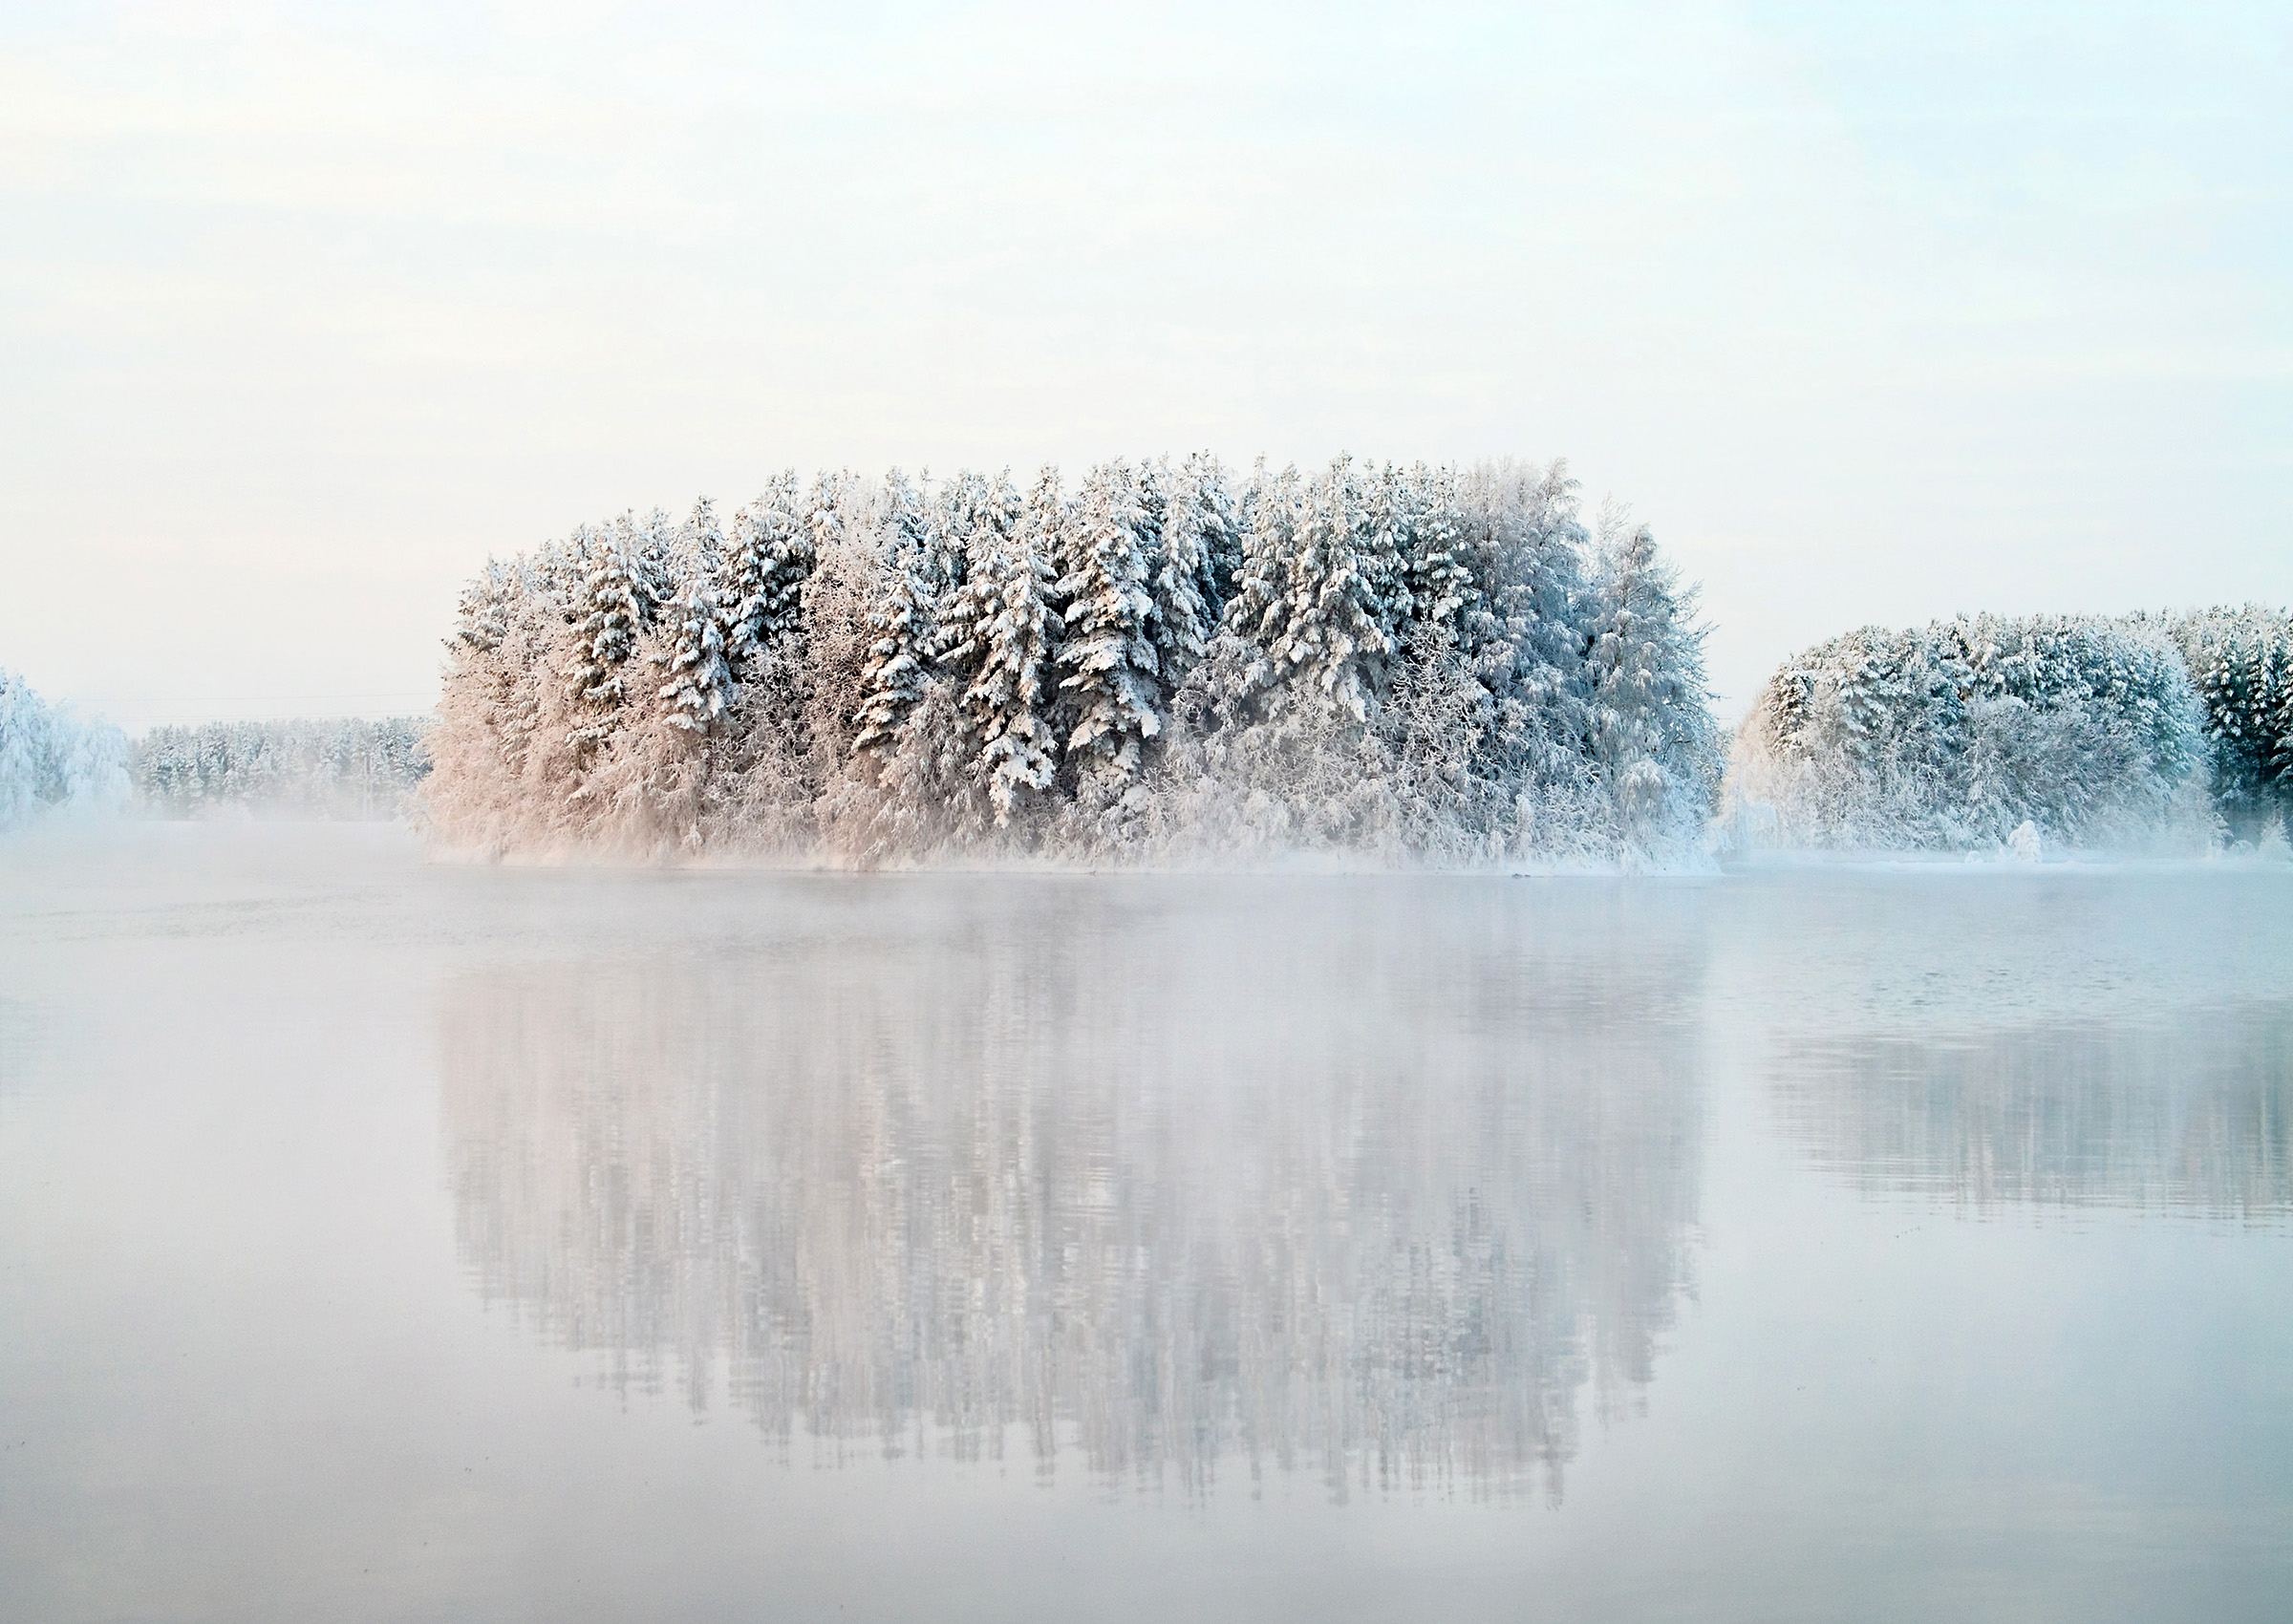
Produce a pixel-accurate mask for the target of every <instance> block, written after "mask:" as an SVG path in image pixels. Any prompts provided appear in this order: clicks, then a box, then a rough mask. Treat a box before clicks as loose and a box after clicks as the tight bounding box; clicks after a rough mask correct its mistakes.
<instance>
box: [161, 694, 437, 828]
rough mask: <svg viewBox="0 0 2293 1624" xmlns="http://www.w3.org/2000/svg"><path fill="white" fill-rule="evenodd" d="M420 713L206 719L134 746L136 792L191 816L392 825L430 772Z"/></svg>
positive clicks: (172, 812) (425, 723)
mask: <svg viewBox="0 0 2293 1624" xmlns="http://www.w3.org/2000/svg"><path fill="white" fill-rule="evenodd" d="M430 726H431V722H430V718H429V717H427V716H386V717H384V718H382V719H381V720H379V721H359V720H347V721H342V720H328V721H305V720H298V721H269V722H204V723H202V724H200V725H198V726H196V727H157V728H153V729H152V730H151V731H150V732H149V733H147V734H145V735H143V737H140V738H139V739H138V740H137V741H136V744H135V753H134V757H133V760H132V768H133V772H134V777H135V788H136V794H137V797H138V799H139V801H142V803H143V804H144V805H145V806H146V807H148V808H150V809H151V810H153V811H157V812H160V813H161V814H163V815H166V816H169V817H177V818H183V817H192V816H196V815H197V814H199V813H200V812H202V811H207V810H214V809H217V808H221V807H225V806H233V807H246V808H250V809H256V810H261V811H267V812H273V813H288V814H293V815H297V816H302V817H314V818H391V817H396V816H397V815H399V814H400V813H402V812H404V811H405V810H406V809H407V798H408V796H409V795H410V794H411V792H412V791H413V789H414V787H415V786H416V785H417V784H418V783H419V782H420V781H421V780H422V777H423V775H424V774H425V773H427V772H428V771H429V770H430V769H429V758H428V756H427V755H426V754H425V753H424V751H423V748H422V739H423V737H424V736H425V735H426V734H427V733H428V732H429V730H430Z"/></svg>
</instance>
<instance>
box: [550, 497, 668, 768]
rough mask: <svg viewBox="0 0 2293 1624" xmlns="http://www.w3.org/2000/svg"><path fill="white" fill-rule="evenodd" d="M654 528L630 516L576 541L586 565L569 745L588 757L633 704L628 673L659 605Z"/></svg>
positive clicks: (584, 533)
mask: <svg viewBox="0 0 2293 1624" xmlns="http://www.w3.org/2000/svg"><path fill="white" fill-rule="evenodd" d="M651 529H652V526H650V525H648V526H647V528H646V529H645V530H640V529H639V527H638V525H637V524H636V521H635V519H634V518H633V517H632V516H631V515H628V514H624V515H623V516H622V517H621V518H619V519H617V520H615V521H614V522H613V523H612V524H610V525H608V526H607V527H606V528H604V529H602V530H591V529H587V528H585V529H583V530H579V531H576V532H575V534H574V546H575V549H576V556H577V557H578V558H579V559H580V560H581V561H582V562H583V563H584V564H585V565H586V569H585V580H584V584H583V590H582V613H581V617H580V619H579V621H578V622H577V624H576V628H575V632H576V638H575V652H574V658H573V663H572V665H571V667H570V669H568V672H567V673H566V674H567V676H568V678H569V679H570V683H571V688H572V694H571V695H570V696H571V698H572V699H573V701H574V708H575V710H576V712H577V714H578V715H579V716H581V717H582V718H583V719H581V720H580V721H579V722H577V723H576V725H575V727H574V728H573V730H572V732H571V734H570V735H569V736H568V742H569V743H571V744H572V745H573V746H574V747H575V749H576V751H577V752H579V753H581V754H583V755H587V754H588V753H589V751H591V750H594V749H595V748H596V747H597V745H598V744H600V743H602V742H603V741H604V739H605V738H606V737H607V736H608V735H609V734H610V733H611V725H612V716H613V714H614V713H615V712H617V711H618V710H620V708H621V707H622V705H623V704H625V703H626V702H627V700H628V698H629V692H628V687H627V684H626V683H625V682H624V681H623V679H622V678H623V672H622V668H623V667H625V666H627V665H628V664H629V662H630V661H631V660H632V658H634V657H635V655H636V652H637V638H638V636H639V634H640V633H642V632H643V631H644V630H645V629H646V628H647V627H649V626H651V625H652V624H653V620H654V612H655V609H657V607H658V604H659V590H660V588H659V580H660V571H659V566H657V565H656V564H655V563H654V558H653V555H652V553H651V551H650V547H651V535H650V531H651Z"/></svg>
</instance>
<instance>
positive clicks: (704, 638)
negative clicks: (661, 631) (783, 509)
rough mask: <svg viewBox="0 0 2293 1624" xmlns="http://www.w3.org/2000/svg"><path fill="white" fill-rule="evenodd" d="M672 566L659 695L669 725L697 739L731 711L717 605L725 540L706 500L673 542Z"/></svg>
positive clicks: (729, 670)
mask: <svg viewBox="0 0 2293 1624" xmlns="http://www.w3.org/2000/svg"><path fill="white" fill-rule="evenodd" d="M677 563H678V567H679V570H680V572H681V574H682V575H683V577H684V588H683V590H682V591H680V592H678V593H677V594H676V596H675V600H674V601H673V602H672V604H671V605H670V606H669V609H668V612H667V615H666V620H667V628H666V630H667V632H668V639H667V647H666V648H665V649H664V651H663V652H662V661H663V664H664V665H665V666H666V667H667V668H668V674H669V680H668V681H667V682H666V683H664V684H663V685H662V686H661V690H660V694H659V697H660V698H661V700H662V701H663V702H664V703H665V704H666V706H667V708H668V712H667V714H668V720H669V725H670V726H672V727H675V728H678V729H681V730H682V731H684V732H686V733H689V734H693V735H696V736H697V735H702V734H706V733H709V732H710V731H712V730H713V729H714V728H716V726H717V725H718V721H719V720H720V719H721V718H722V717H723V716H724V715H725V713H726V712H727V711H728V710H730V709H731V708H732V702H733V697H734V688H733V673H732V668H731V666H729V665H728V664H727V663H726V661H725V646H724V628H723V625H722V622H721V620H720V618H719V615H718V606H717V578H718V574H719V573H720V572H721V571H722V569H723V567H724V536H723V532H722V531H720V530H719V529H718V525H717V510H716V507H715V506H714V504H712V503H711V502H709V500H708V499H707V498H706V497H703V498H702V499H701V500H700V502H699V503H698V504H697V505H696V507H695V508H694V509H693V517H692V518H691V519H689V520H688V521H686V523H685V527H684V530H683V532H682V534H681V535H680V536H679V538H678V549H677Z"/></svg>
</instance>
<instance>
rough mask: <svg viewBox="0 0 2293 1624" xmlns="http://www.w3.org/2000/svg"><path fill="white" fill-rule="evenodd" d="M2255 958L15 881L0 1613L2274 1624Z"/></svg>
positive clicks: (661, 881)
mask: <svg viewBox="0 0 2293 1624" xmlns="http://www.w3.org/2000/svg"><path fill="white" fill-rule="evenodd" d="M2289 904H2293V871H2289V870H2287V869H2285V868H2283V867H2282V865H2281V866H2274V867H2273V866H2268V865H2236V864H2228V863H2216V864H2191V865H2179V866H2172V865H2155V866H2140V867H2131V868H2126V869H2121V870H2114V871H2112V870H2104V869H2098V868H2071V867H2068V866H2056V865H2041V866H2040V867H2037V868H2007V867H1992V868H1990V869H1988V870H1986V871H1984V872H1981V873H1970V872H1967V871H1965V870H1963V869H1961V868H1959V867H1956V866H1954V867H1947V868H1944V867H1931V868H1911V869H1887V868H1878V867H1853V866H1801V867H1795V868H1789V869H1763V868H1755V869H1750V870H1746V871H1741V872H1735V873H1730V874H1726V875H1724V876H1720V877H1717V878H1712V879H1707V880H1701V881H1676V880H1665V881H1649V880H1639V881H1629V880H1585V881H1521V880H1497V879H1480V878H1476V879H1454V878H1435V877H1343V876H1330V875H1315V876H1303V875H1299V876H1278V875H1256V876H1232V875H1226V876H1209V875H1204V876H1186V877H1171V876H1163V877H1156V876H1146V875H1114V876H1087V875H1049V876H1046V875H1034V876H993V875H903V876H855V875H786V874H768V873H756V872H741V871H737V870H721V871H684V872H663V871H640V870H632V871H624V872H601V871H594V870H581V871H576V870H562V869H561V870H551V869H525V870H518V869H502V868H486V867H464V866H454V865H427V864H424V863H422V862H421V861H420V860H419V857H418V852H417V850H416V848H415V847H414V846H413V844H412V843H411V842H410V841H409V840H407V839H406V838H405V837H403V836H400V835H396V834H395V833H392V832H389V831H382V830H375V829H371V828H358V827H340V826H337V827H334V828H311V827H304V826H296V825H273V826H268V827H256V828H240V829H230V828H217V827H199V826H174V827H157V828H155V827H141V828H131V829H125V830H118V831H114V832H112V833H110V834H108V835H101V836H85V837H74V838H70V839H66V838H62V837H58V838H54V839H49V840H45V841H42V842H39V843H18V844H13V845H10V846H6V847H0V1278H5V1280H6V1281H7V1282H8V1298H9V1308H8V1311H7V1315H6V1319H7V1328H8V1333H9V1334H8V1336H6V1337H5V1338H0V1420H4V1421H5V1422H6V1427H5V1430H6V1432H7V1438H6V1440H5V1442H7V1444H8V1446H9V1447H8V1451H7V1453H6V1454H5V1456H0V1613H5V1614H7V1615H9V1616H24V1617H42V1618H58V1619H75V1618H99V1617H118V1616H149V1617H170V1618H173V1617H215V1618H222V1617H233V1618H237V1617H281V1618H284V1617H309V1616H332V1617H354V1618H414V1617H435V1616H445V1615H457V1616H509V1617H534V1618H544V1617H546V1618H553V1619H554V1618H616V1617H627V1616H653V1617H679V1618H713V1617H723V1616H749V1615H753V1614H756V1613H787V1614H790V1615H802V1616H811V1615H820V1614H823V1613H835V1612H837V1611H839V1610H842V1611H843V1612H844V1613H846V1615H851V1616H863V1617H901V1616H913V1615H915V1614H917V1613H921V1612H929V1613H932V1614H933V1615H936V1616H980V1617H1009V1616H1027V1615H1039V1616H1052V1615H1056V1616H1061V1617H1069V1616H1077V1615H1084V1614H1088V1615H1094V1616H1115V1617H1122V1616H1135V1617H1142V1618H1145V1617H1163V1616H1167V1615H1168V1614H1170V1613H1186V1612H1207V1613H1211V1614H1212V1615H1232V1616H1269V1617H1283V1616H1297V1617H1308V1616H1311V1617H1325V1618H1326V1617H1348V1616H1361V1617H1372V1616H1375V1617H1392V1616H1412V1615H1422V1616H1435V1615H1438V1616H1444V1617H1520V1616H1531V1617H1534V1616H1567V1617H1583V1616H1695V1617H1740V1618H1755V1617H1756V1618H1774V1617H1811V1618H1813V1617H1837V1616H1846V1615H1856V1616H1876V1617H1890V1616H1900V1617H1932V1616H1938V1615H1949V1616H1954V1617H1975V1618H1981V1617H2002V1618H2004V1617H2016V1618H2026V1617H2039V1618H2057V1617H2058V1618H2064V1619H2071V1618H2076V1619H2093V1618H2113V1617H2123V1618H2130V1619H2131V1618H2143V1619H2150V1618H2160V1617H2183V1616H2186V1617H2205V1618H2239V1617H2256V1618H2259V1617H2268V1616H2272V1615H2273V1613H2272V1609H2273V1608H2275V1607H2276V1606H2277V1605H2278V1603H2279V1601H2280V1600H2281V1599H2282V1595H2283V1594H2285V1593H2288V1589H2287V1588H2288V1586H2293V1532H2289V1531H2288V1530H2293V1482H2288V1480H2287V1478H2286V1476H2285V1474H2284V1472H2283V1470H2282V1461H2283V1460H2285V1459H2287V1458H2289V1457H2293V1376H2288V1374H2287V1373H2288V1372H2293V907H2289V906H2288V905H2289Z"/></svg>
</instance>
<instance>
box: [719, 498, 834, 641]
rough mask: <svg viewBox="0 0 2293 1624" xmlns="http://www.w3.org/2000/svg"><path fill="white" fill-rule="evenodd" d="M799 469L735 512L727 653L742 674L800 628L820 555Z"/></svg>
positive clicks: (726, 605)
mask: <svg viewBox="0 0 2293 1624" xmlns="http://www.w3.org/2000/svg"><path fill="white" fill-rule="evenodd" d="M807 518H808V514H807V510H806V507H805V504H804V495H803V488H802V486H801V485H800V484H799V482H798V481H797V475H796V470H795V469H793V468H791V469H788V470H787V471H785V472H784V473H780V474H776V475H774V476H773V477H772V478H771V479H770V480H769V481H766V482H765V485H764V491H763V494H762V495H761V496H759V497H758V498H757V500H756V501H754V502H750V503H749V504H748V505H747V506H746V507H744V508H742V509H741V510H740V511H739V513H736V514H735V515H734V516H733V531H732V535H731V537H730V538H729V542H728V545H727V551H726V558H725V567H724V594H723V603H722V605H721V606H720V607H721V609H722V611H723V616H724V653H725V659H726V661H727V662H728V663H729V664H730V665H731V666H732V668H733V671H734V673H735V674H736V675H742V674H745V673H746V672H747V670H748V668H749V666H750V664H751V663H752V662H753V661H754V659H755V658H756V657H757V656H758V655H759V654H761V653H763V652H768V651H769V650H771V649H772V648H773V647H774V646H775V645H776V644H778V643H779V642H780V641H781V640H782V639H783V638H785V637H787V636H789V635H790V634H791V633H793V632H794V630H796V626H797V622H798V617H799V615H800V613H801V612H802V609H803V607H804V580H805V578H806V577H807V576H809V575H810V574H811V573H812V566H813V563H814V561H815V559H816V558H817V556H818V553H817V550H816V548H815V545H814V542H813V537H812V527H811V525H810V524H808V523H807Z"/></svg>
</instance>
